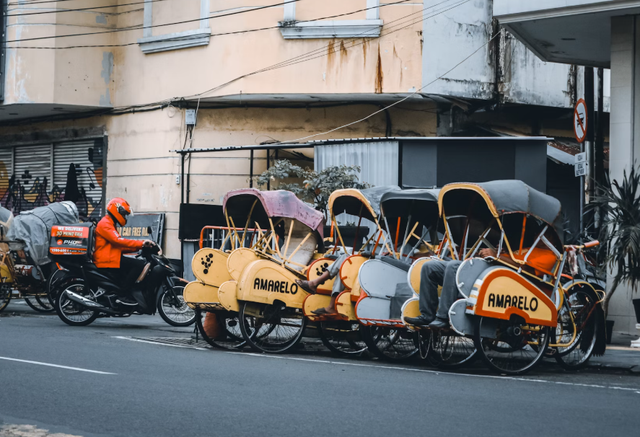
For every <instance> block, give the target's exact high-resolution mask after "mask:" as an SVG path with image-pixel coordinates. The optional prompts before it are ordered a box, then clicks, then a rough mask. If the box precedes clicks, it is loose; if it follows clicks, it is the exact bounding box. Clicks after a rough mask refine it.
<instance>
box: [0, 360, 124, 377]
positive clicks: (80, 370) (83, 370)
mask: <svg viewBox="0 0 640 437" xmlns="http://www.w3.org/2000/svg"><path fill="white" fill-rule="evenodd" d="M0 360H6V361H15V362H18V363H26V364H36V365H38V366H46V367H56V368H58V369H67V370H75V371H76V372H86V373H95V374H97V375H117V373H111V372H102V371H100V370H89V369H82V368H80V367H69V366H60V365H58V364H50V363H41V362H40V361H30V360H19V359H17V358H9V357H0Z"/></svg>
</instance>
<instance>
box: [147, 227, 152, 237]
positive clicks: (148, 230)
mask: <svg viewBox="0 0 640 437" xmlns="http://www.w3.org/2000/svg"><path fill="white" fill-rule="evenodd" d="M152 233H153V229H151V226H147V235H151V234H152Z"/></svg>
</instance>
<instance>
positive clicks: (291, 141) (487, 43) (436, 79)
mask: <svg viewBox="0 0 640 437" xmlns="http://www.w3.org/2000/svg"><path fill="white" fill-rule="evenodd" d="M498 35H500V31H498V32H496V34H495V35H493V36H492V37H491V38H490V39H489V41H487V42H486V43H484V44H482V45H481V46H480V47H478V48H477V49H476V50H474V51H473V52H472V53H471V54H470V55H469V56H467V57H466V58H464V59H463V60H462V61H460V62H458V63H457V64H456V65H454V66H453V67H451V68H450V69H449V70H447V71H446V72H445V73H444V74H442V75H441V76H438V77H436V78H435V79H434V80H432V81H431V82H429V83H428V84H426V85H424V86H422V87H420V88H419V89H417V90H415V91H414V92H412V93H411V94H409V95H407V96H406V97H404V98H402V99H400V100H398V101H397V102H394V103H391V104H390V105H387V106H385V107H384V108H381V109H379V110H377V111H375V112H372V113H371V114H369V115H367V116H366V117H363V118H361V119H359V120H356V121H352V122H351V123H347V124H344V125H342V126H339V127H336V128H334V129H331V130H328V131H326V132H321V133H317V134H313V135H308V136H306V137H302V138H298V139H295V140H290V141H282V142H280V143H279V144H296V143H299V142H300V141H305V140H308V139H310V138H315V137H318V136H320V135H328V134H330V133H333V132H336V131H339V130H341V129H344V128H347V127H349V126H353V125H354V124H358V123H361V122H363V121H365V120H368V119H369V118H371V117H373V116H375V115H377V114H380V113H381V112H384V111H386V110H387V109H389V108H392V107H394V106H396V105H399V104H400V103H402V102H404V101H406V100H408V99H410V98H411V97H413V96H415V95H416V94H418V93H420V92H421V91H422V90H424V89H425V88H427V87H428V86H430V85H433V84H434V83H436V82H437V81H439V80H441V79H443V78H444V77H445V76H446V75H447V74H449V73H451V72H452V71H453V70H455V69H456V68H458V67H459V66H460V65H462V64H463V63H465V62H466V61H467V60H469V59H470V58H471V57H472V56H473V55H475V54H476V53H478V52H479V51H480V50H482V49H483V48H485V47H487V46H488V45H489V44H490V43H491V41H493V40H494V39H496V37H497V36H498Z"/></svg>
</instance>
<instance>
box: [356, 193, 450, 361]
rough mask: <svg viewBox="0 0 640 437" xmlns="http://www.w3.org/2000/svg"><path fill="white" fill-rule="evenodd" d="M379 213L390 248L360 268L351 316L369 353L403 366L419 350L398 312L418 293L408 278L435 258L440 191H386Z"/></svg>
mask: <svg viewBox="0 0 640 437" xmlns="http://www.w3.org/2000/svg"><path fill="white" fill-rule="evenodd" d="M380 211H381V214H382V221H383V224H384V225H383V226H384V229H385V230H386V231H387V232H386V234H387V235H388V237H389V238H388V239H389V246H390V247H389V249H388V250H387V251H386V252H387V253H382V254H380V255H379V256H376V257H375V259H371V260H368V261H366V262H365V263H364V264H363V265H362V267H361V268H360V270H359V273H358V282H359V285H360V288H361V295H360V298H359V300H358V303H357V305H356V308H355V312H356V317H357V318H358V320H359V321H360V323H362V324H363V325H364V327H363V329H362V331H363V336H364V338H365V340H366V342H367V344H368V346H369V349H370V350H371V351H372V352H373V353H374V354H375V355H377V356H379V357H381V358H384V359H390V360H402V359H407V358H410V357H412V356H413V355H415V354H416V352H417V351H418V347H419V343H418V335H417V334H416V332H415V331H414V330H408V329H407V327H406V326H405V325H404V324H403V322H402V308H403V306H404V305H405V303H406V302H407V301H408V300H411V299H413V298H414V297H415V296H416V294H417V292H418V289H416V290H415V291H414V290H413V289H412V287H411V284H410V279H411V275H410V273H409V272H410V271H419V269H420V267H419V266H421V265H423V264H424V263H425V262H428V261H429V260H430V259H431V258H430V257H432V256H435V255H436V252H437V246H438V235H437V224H438V220H439V215H438V190H435V189H415V190H391V191H388V192H386V193H384V194H383V195H382V196H381V199H380ZM383 247H384V246H383ZM383 252H384V251H383Z"/></svg>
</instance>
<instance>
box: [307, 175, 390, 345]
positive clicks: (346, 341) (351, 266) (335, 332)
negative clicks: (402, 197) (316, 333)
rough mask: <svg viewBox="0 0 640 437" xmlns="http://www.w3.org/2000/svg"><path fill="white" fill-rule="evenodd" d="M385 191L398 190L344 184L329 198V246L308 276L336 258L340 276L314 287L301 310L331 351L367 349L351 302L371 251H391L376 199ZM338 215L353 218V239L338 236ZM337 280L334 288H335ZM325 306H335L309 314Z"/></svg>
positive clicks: (340, 233)
mask: <svg viewBox="0 0 640 437" xmlns="http://www.w3.org/2000/svg"><path fill="white" fill-rule="evenodd" d="M390 191H399V188H398V187H397V186H392V187H375V188H368V189H365V190H357V189H353V188H347V189H342V190H336V191H334V192H333V193H331V196H329V201H328V209H329V214H330V217H331V223H332V226H331V229H332V234H333V235H332V239H333V240H334V248H333V250H330V251H329V253H327V254H325V256H324V257H323V258H320V259H317V260H315V261H314V263H313V264H312V265H311V266H310V268H309V270H308V272H307V277H308V279H309V280H313V279H316V278H318V277H319V276H321V275H322V274H323V272H326V271H327V269H330V268H332V267H331V266H332V265H333V264H334V263H336V262H338V263H340V265H339V274H338V275H337V276H336V277H335V278H333V279H331V280H328V281H326V282H325V283H323V284H321V285H319V286H318V289H317V293H316V294H313V295H310V296H309V297H308V298H307V299H306V300H305V304H304V314H305V316H306V317H308V318H309V320H311V321H313V322H317V323H318V325H319V328H320V337H321V339H322V341H323V343H324V344H325V346H327V348H328V349H329V350H331V351H332V352H334V353H338V354H345V355H350V354H359V353H361V352H363V351H364V350H365V349H366V348H367V344H366V343H365V342H364V337H363V332H362V326H361V325H360V323H359V320H358V318H357V317H356V311H355V308H356V303H357V302H358V299H359V298H360V297H361V289H360V284H359V282H358V272H359V270H360V268H361V266H362V265H363V264H364V263H365V262H366V261H368V260H369V259H370V258H371V257H372V254H375V253H377V252H385V251H386V252H389V253H393V246H392V244H390V241H389V239H388V236H387V235H386V232H385V231H384V229H383V227H382V226H381V224H380V222H379V217H380V198H381V197H382V195H384V194H385V193H387V192H390ZM341 214H348V215H349V216H351V217H350V219H351V218H355V220H357V226H355V233H354V234H353V237H352V238H350V237H347V235H343V234H344V228H342V230H341V226H339V224H338V218H337V217H339V216H341ZM336 283H337V284H338V285H339V286H338V287H336V286H335V285H336ZM332 295H333V296H332ZM330 306H333V307H334V308H335V311H336V312H335V313H331V314H324V315H317V314H314V311H317V310H319V309H322V308H325V307H330ZM378 337H380V336H378ZM381 340H382V341H384V339H381Z"/></svg>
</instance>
